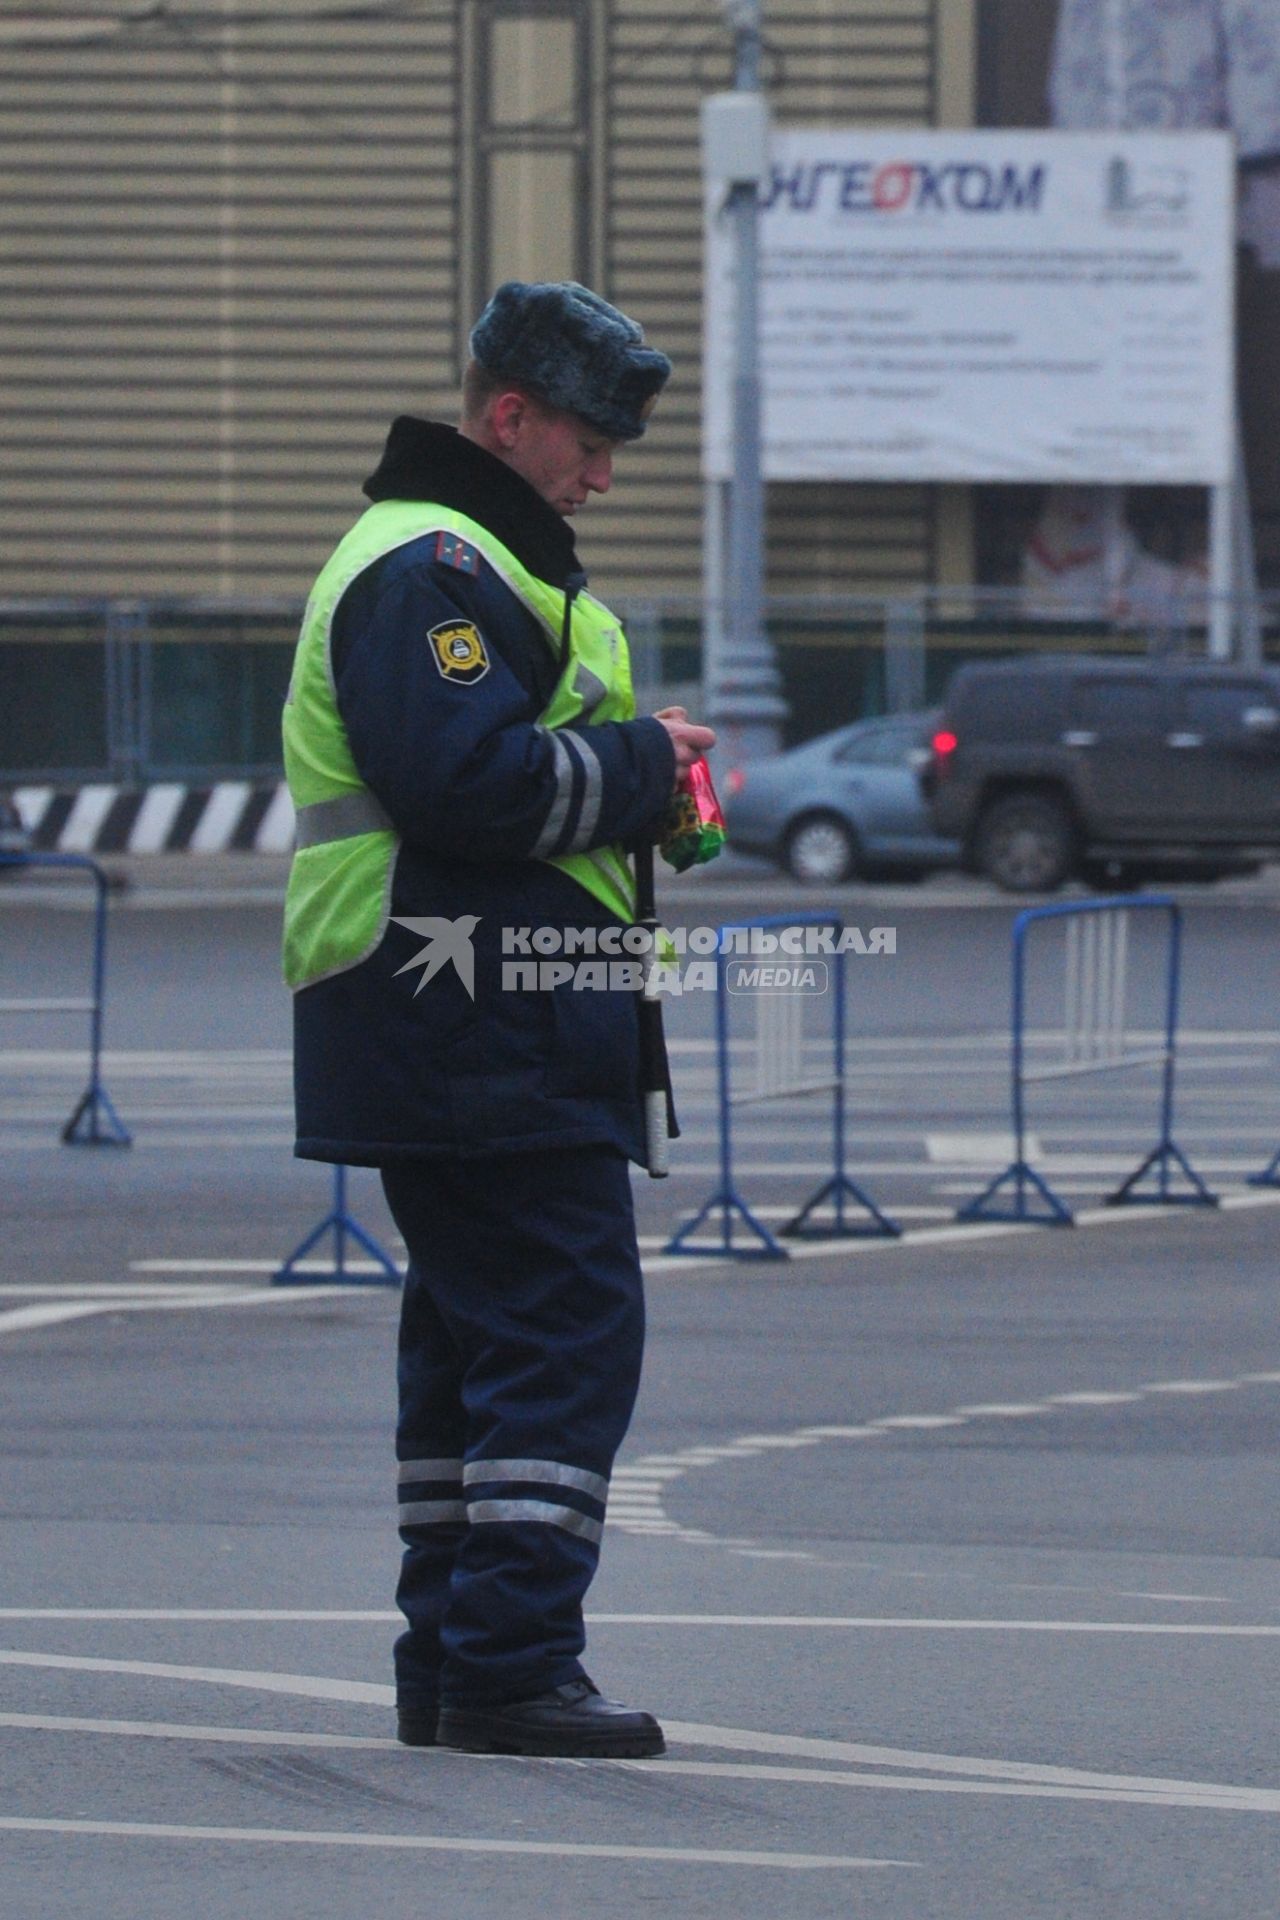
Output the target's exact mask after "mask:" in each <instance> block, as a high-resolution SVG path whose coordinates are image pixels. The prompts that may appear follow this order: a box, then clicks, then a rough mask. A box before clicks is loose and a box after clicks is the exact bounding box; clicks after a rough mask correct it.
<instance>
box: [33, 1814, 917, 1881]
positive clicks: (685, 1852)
mask: <svg viewBox="0 0 1280 1920" xmlns="http://www.w3.org/2000/svg"><path fill="white" fill-rule="evenodd" d="M0 1831H3V1832H6V1833H32V1834H35V1833H45V1834H68V1835H69V1834H80V1835H85V1836H93V1837H96V1838H100V1839H121V1840H182V1841H186V1842H192V1841H200V1840H204V1841H210V1840H213V1841H220V1842H222V1843H224V1844H225V1843H227V1842H234V1843H239V1844H240V1845H247V1846H295V1847H357V1848H365V1847H367V1848H373V1849H378V1848H382V1849H385V1850H388V1851H397V1852H405V1853H470V1854H494V1853H496V1854H518V1855H523V1856H525V1857H526V1858H527V1857H528V1856H529V1855H531V1854H532V1855H540V1856H541V1857H543V1858H551V1859H556V1860H649V1861H653V1862H655V1863H657V1864H659V1865H670V1866H685V1865H688V1866H713V1867H778V1868H785V1869H790V1870H791V1871H793V1872H795V1871H799V1872H804V1871H808V1870H812V1869H818V1868H827V1869H835V1870H839V1869H843V1870H850V1869H861V1868H885V1867H914V1866H918V1865H919V1864H920V1863H919V1862H918V1861H915V1860H888V1859H870V1858H866V1857H863V1856H860V1855H846V1854H827V1853H756V1852H751V1851H748V1850H746V1849H737V1848H731V1847H627V1846H620V1845H619V1846H610V1845H605V1844H587V1843H584V1842H578V1843H574V1842H570V1841H567V1840H565V1841H561V1840H460V1839H454V1838H452V1837H448V1838H446V1837H445V1836H443V1835H438V1834H425V1833H423V1834H410V1833H331V1832H325V1831H324V1830H322V1829H317V1830H316V1831H314V1832H309V1831H307V1830H306V1829H294V1828H288V1827H184V1826H170V1825H166V1824H161V1823H160V1822H159V1821H146V1820H20V1819H12V1818H7V1817H6V1818H0Z"/></svg>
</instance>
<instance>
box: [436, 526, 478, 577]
mask: <svg viewBox="0 0 1280 1920" xmlns="http://www.w3.org/2000/svg"><path fill="white" fill-rule="evenodd" d="M436 559H437V560H438V561H439V562H440V564H441V566H445V567H456V568H457V570H458V572H459V573H479V571H480V550H479V548H478V547H473V546H471V545H470V544H469V543H468V542H467V541H466V540H463V539H462V538H460V536H459V535H458V534H456V533H441V534H437V536H436Z"/></svg>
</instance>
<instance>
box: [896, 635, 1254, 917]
mask: <svg viewBox="0 0 1280 1920" xmlns="http://www.w3.org/2000/svg"><path fill="white" fill-rule="evenodd" d="M921 782H922V785H923V787H924V792H925V795H926V798H927V799H928V801H929V805H930V809H931V811H932V814H933V818H934V821H935V824H936V825H937V828H938V831H939V833H942V834H947V835H950V836H952V837H954V838H955V839H958V840H959V841H960V842H961V845H962V847H963V858H964V864H965V865H966V866H967V867H969V868H970V869H971V870H972V871H975V872H978V873H984V874H986V875H987V876H988V878H989V879H992V880H994V881H995V883H996V885H997V886H1000V887H1004V888H1006V889H1008V890H1010V891H1018V892H1022V891H1030V892H1049V891H1050V890H1051V889H1053V888H1054V887H1057V886H1060V885H1061V883H1062V882H1063V880H1065V879H1066V878H1067V877H1068V876H1069V875H1072V874H1078V875H1079V876H1080V877H1081V878H1082V879H1084V880H1086V881H1087V882H1089V883H1090V884H1092V885H1099V886H1123V885H1125V884H1131V883H1133V882H1135V881H1137V880H1138V879H1141V878H1143V877H1146V876H1148V875H1158V874H1160V873H1162V872H1166V873H1167V872H1170V871H1179V870H1180V871H1183V872H1190V873H1196V872H1199V873H1200V874H1202V875H1203V876H1204V877H1206V878H1216V877H1220V876H1221V875H1223V874H1226V873H1229V872H1241V871H1248V870H1249V867H1250V858H1251V857H1252V859H1253V860H1256V859H1257V857H1258V856H1259V855H1262V854H1265V853H1267V852H1268V851H1270V852H1275V851H1277V850H1280V669H1276V668H1270V667H1258V668H1245V667H1235V666H1230V665H1227V664H1225V663H1224V664H1222V665H1217V664H1215V663H1212V662H1208V661H1203V660H1200V661H1186V660H1180V661H1167V660H1142V659H1103V658H1099V657H1098V656H1096V655H1094V656H1089V655H1085V654H1081V655H1072V656H1068V657H1050V656H1042V657H1039V658H1026V659H1015V660H1005V661H998V662H989V663H984V664H975V665H973V666H967V667H961V668H960V669H959V671H958V672H957V673H956V674H955V675H954V676H953V678H952V680H951V684H950V686H949V687H948V689H947V694H946V699H945V701H944V703H943V712H942V719H941V721H940V723H939V725H938V728H937V730H936V732H935V733H934V736H933V741H932V750H931V753H930V757H929V761H928V763H927V765H926V766H925V767H924V769H923V770H922V773H921Z"/></svg>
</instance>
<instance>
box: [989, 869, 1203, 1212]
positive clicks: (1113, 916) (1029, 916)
mask: <svg viewBox="0 0 1280 1920" xmlns="http://www.w3.org/2000/svg"><path fill="white" fill-rule="evenodd" d="M1131 913H1158V914H1161V915H1164V916H1166V918H1167V922H1168V927H1169V939H1168V948H1167V967H1166V975H1165V994H1164V1003H1165V1004H1164V1036H1163V1041H1162V1043H1161V1044H1160V1045H1159V1046H1155V1047H1152V1046H1146V1047H1141V1046H1136V1045H1133V1044H1131V1043H1130V1040H1129V1038H1128V1034H1127V1030H1126V1028H1127V1022H1126V1011H1127V987H1128V973H1129V968H1128V956H1129V915H1130V914H1131ZM1059 920H1060V921H1065V923H1066V937H1065V955H1064V967H1063V1050H1062V1058H1061V1059H1060V1060H1058V1061H1056V1062H1053V1063H1051V1064H1048V1065H1038V1066H1029V1065H1028V1064H1027V1057H1026V1054H1027V1047H1026V1007H1027V943H1028V937H1029V935H1031V934H1032V933H1033V932H1034V930H1035V929H1036V928H1037V927H1039V926H1042V925H1043V924H1044V923H1046V922H1048V921H1059ZM1181 953H1182V915H1181V912H1180V911H1179V908H1178V907H1177V905H1176V903H1175V902H1174V901H1172V900H1170V899H1168V898H1167V897H1166V896H1164V895H1154V894H1153V895H1151V896H1150V897H1149V898H1146V899H1141V900H1135V899H1132V898H1130V897H1127V896H1126V897H1125V898H1123V899H1101V900H1080V901H1068V902H1064V903H1062V904H1061V905H1056V906H1050V907H1030V908H1028V909H1027V910H1026V911H1025V912H1023V913H1020V914H1019V915H1018V917H1017V919H1016V920H1015V921H1014V923H1013V1018H1012V1081H1013V1134H1014V1155H1015V1157H1014V1159H1013V1161H1012V1162H1011V1164H1010V1165H1009V1166H1008V1167H1006V1169H1005V1171H1004V1172H1003V1173H1001V1174H998V1175H997V1176H996V1178H995V1179H994V1180H992V1181H991V1182H990V1183H989V1185H988V1186H986V1187H984V1189H983V1191H982V1192H981V1193H980V1194H979V1195H978V1196H977V1198H976V1199H974V1200H970V1201H969V1202H968V1203H967V1204H966V1205H965V1206H963V1207H960V1208H959V1209H958V1210H957V1212H956V1218H957V1220H1039V1221H1041V1222H1042V1223H1043V1224H1044V1225H1046V1226H1068V1227H1069V1226H1072V1225H1074V1215H1073V1214H1072V1212H1071V1209H1070V1208H1069V1207H1068V1206H1067V1205H1066V1203H1065V1202H1064V1201H1063V1200H1062V1199H1061V1198H1060V1197H1059V1196H1058V1195H1057V1194H1056V1193H1054V1191H1053V1189H1052V1188H1051V1187H1050V1186H1049V1184H1048V1182H1047V1181H1046V1180H1045V1179H1044V1178H1043V1176H1042V1175H1041V1174H1039V1173H1037V1172H1036V1170H1035V1168H1034V1167H1032V1166H1031V1165H1030V1164H1029V1163H1028V1161H1027V1158H1026V1140H1027V1131H1026V1092H1027V1087H1028V1086H1029V1085H1030V1084H1031V1083H1033V1082H1038V1081H1047V1080H1064V1079H1068V1078H1075V1077H1078V1076H1080V1075H1083V1074H1091V1073H1113V1072H1116V1071H1117V1070H1119V1069H1123V1068H1129V1067H1144V1066H1159V1067H1161V1068H1162V1069H1163V1073H1162V1078H1161V1096H1160V1123H1159V1124H1160V1137H1159V1140H1158V1141H1157V1143H1156V1145H1155V1146H1154V1147H1153V1148H1152V1150H1151V1152H1150V1153H1149V1154H1148V1155H1147V1156H1146V1158H1145V1159H1144V1160H1143V1161H1141V1163H1140V1164H1139V1165H1138V1166H1137V1167H1136V1168H1135V1169H1134V1171H1133V1172H1132V1173H1131V1174H1130V1175H1129V1176H1128V1178H1127V1179H1125V1180H1124V1181H1122V1182H1121V1184H1120V1186H1118V1187H1117V1188H1116V1190H1115V1192H1114V1193H1110V1194H1108V1195H1107V1196H1106V1198H1105V1202H1104V1204H1105V1205H1107V1206H1111V1207H1114V1206H1126V1205H1129V1206H1136V1205H1143V1204H1145V1205H1150V1206H1175V1205H1180V1206H1204V1207H1212V1206H1216V1205H1217V1204H1218V1201H1217V1195H1216V1194H1213V1193H1210V1191H1209V1189H1208V1187H1206V1186H1205V1184H1204V1181H1203V1180H1202V1179H1201V1178H1200V1176H1199V1174H1197V1173H1195V1172H1193V1170H1192V1168H1191V1167H1190V1165H1189V1164H1188V1162H1187V1159H1186V1156H1185V1155H1184V1154H1183V1152H1182V1150H1181V1149H1180V1148H1179V1147H1178V1146H1176V1145H1175V1144H1174V1140H1173V1071H1174V1060H1175V1056H1176V1052H1177V1038H1178V991H1179V983H1180V978H1181ZM1174 1168H1176V1169H1178V1170H1179V1171H1180V1172H1181V1173H1183V1174H1184V1175H1185V1176H1186V1179H1187V1181H1188V1182H1189V1183H1190V1191H1189V1192H1188V1191H1183V1192H1178V1193H1175V1192H1173V1191H1172V1190H1171V1187H1170V1178H1171V1170H1172V1169H1174ZM1148 1174H1154V1175H1155V1176H1156V1189H1155V1191H1154V1192H1142V1193H1140V1192H1139V1191H1138V1190H1137V1189H1138V1184H1139V1182H1140V1181H1142V1180H1144V1179H1145V1178H1146V1176H1147V1175H1148ZM1009 1184H1012V1187H1013V1201H1012V1205H1011V1206H1009V1207H1001V1206H997V1205H994V1204H993V1202H995V1200H996V1196H997V1195H998V1194H999V1193H1000V1192H1001V1190H1002V1189H1003V1188H1004V1187H1006V1186H1008V1185H1009ZM1033 1196H1038V1197H1039V1199H1040V1200H1041V1201H1043V1203H1044V1206H1045V1208H1046V1209H1047V1211H1046V1212H1035V1211H1033V1210H1032V1204H1031V1202H1032V1198H1033Z"/></svg>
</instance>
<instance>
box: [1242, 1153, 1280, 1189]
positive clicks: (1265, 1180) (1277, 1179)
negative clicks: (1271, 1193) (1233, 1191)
mask: <svg viewBox="0 0 1280 1920" xmlns="http://www.w3.org/2000/svg"><path fill="white" fill-rule="evenodd" d="M1248 1184H1249V1186H1251V1187H1280V1147H1277V1148H1276V1150H1275V1152H1274V1153H1273V1154H1272V1156H1271V1158H1270V1160H1268V1162H1267V1164H1266V1166H1265V1167H1264V1168H1263V1169H1262V1172H1261V1173H1251V1174H1250V1175H1249V1177H1248Z"/></svg>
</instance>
